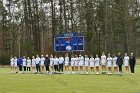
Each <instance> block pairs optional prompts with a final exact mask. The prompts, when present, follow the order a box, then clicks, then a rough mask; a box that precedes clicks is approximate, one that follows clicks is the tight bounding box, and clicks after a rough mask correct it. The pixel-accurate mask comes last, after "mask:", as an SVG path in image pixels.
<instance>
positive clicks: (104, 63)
mask: <svg viewBox="0 0 140 93" xmlns="http://www.w3.org/2000/svg"><path fill="white" fill-rule="evenodd" d="M101 65H106V56H105V55H102V56H101Z"/></svg>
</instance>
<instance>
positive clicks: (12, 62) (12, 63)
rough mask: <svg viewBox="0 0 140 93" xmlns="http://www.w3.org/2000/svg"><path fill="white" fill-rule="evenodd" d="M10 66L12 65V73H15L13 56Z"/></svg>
mask: <svg viewBox="0 0 140 93" xmlns="http://www.w3.org/2000/svg"><path fill="white" fill-rule="evenodd" d="M10 66H11V73H14V58H13V56H11V58H10Z"/></svg>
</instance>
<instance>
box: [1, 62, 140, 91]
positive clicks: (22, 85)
mask: <svg viewBox="0 0 140 93" xmlns="http://www.w3.org/2000/svg"><path fill="white" fill-rule="evenodd" d="M8 72H10V69H9V68H0V93H140V65H137V66H136V73H135V75H134V76H132V75H127V76H126V75H123V76H119V75H112V76H108V75H46V74H10V73H8Z"/></svg>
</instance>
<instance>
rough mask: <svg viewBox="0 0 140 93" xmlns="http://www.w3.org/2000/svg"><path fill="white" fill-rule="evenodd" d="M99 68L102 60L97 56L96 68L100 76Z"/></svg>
mask: <svg viewBox="0 0 140 93" xmlns="http://www.w3.org/2000/svg"><path fill="white" fill-rule="evenodd" d="M99 66H100V58H99V57H98V55H96V58H95V67H96V74H97V75H99Z"/></svg>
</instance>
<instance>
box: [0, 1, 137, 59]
mask: <svg viewBox="0 0 140 93" xmlns="http://www.w3.org/2000/svg"><path fill="white" fill-rule="evenodd" d="M66 32H78V33H82V34H84V36H85V52H84V53H86V54H94V55H95V54H96V53H98V54H100V53H101V52H102V51H104V52H110V53H117V52H123V53H124V52H127V53H130V52H134V53H135V54H136V56H137V57H139V56H140V53H139V51H140V1H139V0H2V1H0V55H1V56H2V55H17V56H18V55H34V54H45V53H49V54H53V37H54V36H55V35H56V34H59V33H66Z"/></svg>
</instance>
